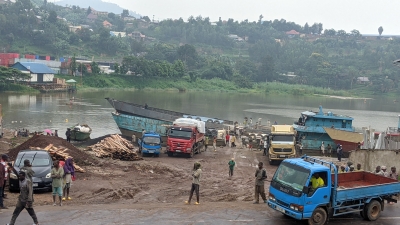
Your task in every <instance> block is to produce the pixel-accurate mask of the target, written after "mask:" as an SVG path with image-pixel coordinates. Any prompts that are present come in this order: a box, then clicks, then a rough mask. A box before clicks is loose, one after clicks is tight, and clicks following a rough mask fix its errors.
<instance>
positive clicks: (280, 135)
mask: <svg viewBox="0 0 400 225" xmlns="http://www.w3.org/2000/svg"><path fill="white" fill-rule="evenodd" d="M295 147H296V131H295V130H294V128H293V126H292V125H272V127H271V134H270V137H269V150H268V159H269V164H271V165H272V164H273V163H274V162H275V161H282V160H284V159H287V158H295V157H296V148H295Z"/></svg>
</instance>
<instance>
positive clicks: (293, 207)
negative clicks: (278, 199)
mask: <svg viewBox="0 0 400 225" xmlns="http://www.w3.org/2000/svg"><path fill="white" fill-rule="evenodd" d="M290 208H291V209H293V210H296V211H299V212H303V209H304V206H302V205H296V204H290Z"/></svg>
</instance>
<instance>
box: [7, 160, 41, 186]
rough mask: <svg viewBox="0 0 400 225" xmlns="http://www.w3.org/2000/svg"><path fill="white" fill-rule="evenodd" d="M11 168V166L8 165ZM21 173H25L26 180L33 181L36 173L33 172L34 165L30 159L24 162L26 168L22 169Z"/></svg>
mask: <svg viewBox="0 0 400 225" xmlns="http://www.w3.org/2000/svg"><path fill="white" fill-rule="evenodd" d="M8 166H9V167H11V166H10V164H8ZM21 171H23V172H25V176H26V178H28V179H29V180H31V181H32V177H33V176H34V175H35V171H33V170H32V165H31V162H30V161H29V159H25V160H24V166H23V167H21Z"/></svg>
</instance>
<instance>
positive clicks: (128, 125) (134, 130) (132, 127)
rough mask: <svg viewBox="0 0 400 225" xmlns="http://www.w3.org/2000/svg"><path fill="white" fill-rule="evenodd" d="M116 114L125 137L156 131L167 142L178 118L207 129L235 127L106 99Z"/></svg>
mask: <svg viewBox="0 0 400 225" xmlns="http://www.w3.org/2000/svg"><path fill="white" fill-rule="evenodd" d="M106 99H107V101H108V102H109V103H110V104H111V105H112V106H113V108H114V109H115V112H113V113H112V116H113V118H114V120H115V122H116V123H117V126H118V128H119V129H120V131H121V133H122V135H123V136H126V137H131V136H132V135H135V136H137V137H141V136H142V131H143V130H146V131H155V132H157V133H159V134H160V135H161V136H162V138H163V139H164V140H165V138H166V136H167V130H168V127H169V126H171V125H172V123H173V122H174V121H175V120H176V119H178V118H193V119H197V120H201V121H203V122H205V123H206V127H207V128H221V127H223V126H224V125H233V121H229V120H221V119H217V118H210V117H204V116H197V115H192V114H186V113H181V112H175V111H170V110H165V109H159V108H154V107H148V106H146V105H139V104H135V103H129V102H124V101H119V100H115V99H112V98H106Z"/></svg>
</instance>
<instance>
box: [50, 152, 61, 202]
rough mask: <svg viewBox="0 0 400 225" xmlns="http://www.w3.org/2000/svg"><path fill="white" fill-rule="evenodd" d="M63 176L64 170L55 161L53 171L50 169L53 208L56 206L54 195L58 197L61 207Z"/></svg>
mask: <svg viewBox="0 0 400 225" xmlns="http://www.w3.org/2000/svg"><path fill="white" fill-rule="evenodd" d="M63 176H64V169H63V168H61V167H60V162H59V161H58V160H55V161H54V163H53V169H51V178H53V182H52V187H53V206H56V205H57V204H56V195H58V199H59V200H60V204H59V205H60V206H62V196H63V190H62V187H63V180H64V179H63Z"/></svg>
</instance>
